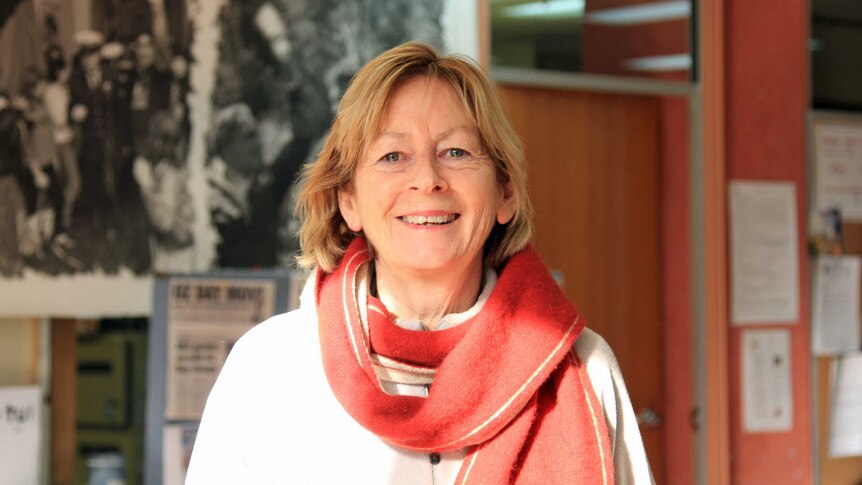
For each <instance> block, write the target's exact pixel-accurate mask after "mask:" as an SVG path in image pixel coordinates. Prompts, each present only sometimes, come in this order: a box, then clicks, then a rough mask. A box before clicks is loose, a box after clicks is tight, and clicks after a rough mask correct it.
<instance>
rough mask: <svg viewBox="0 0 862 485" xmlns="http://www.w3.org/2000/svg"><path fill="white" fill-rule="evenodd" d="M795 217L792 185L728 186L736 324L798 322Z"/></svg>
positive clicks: (749, 183)
mask: <svg viewBox="0 0 862 485" xmlns="http://www.w3.org/2000/svg"><path fill="white" fill-rule="evenodd" d="M796 217H797V214H796V191H795V190H794V186H793V184H792V183H789V182H743V181H733V182H731V183H730V233H731V277H732V280H731V291H732V293H731V297H732V306H733V323H734V324H748V323H796V322H798V321H799V276H798V275H799V251H798V247H799V244H798V241H797V237H798V234H797V224H796Z"/></svg>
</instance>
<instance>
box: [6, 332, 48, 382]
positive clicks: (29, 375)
mask: <svg viewBox="0 0 862 485" xmlns="http://www.w3.org/2000/svg"><path fill="white" fill-rule="evenodd" d="M0 356H2V357H0V386H21V385H29V384H36V383H37V381H38V375H37V369H38V362H39V361H38V359H39V323H38V322H37V321H34V320H32V319H2V320H0Z"/></svg>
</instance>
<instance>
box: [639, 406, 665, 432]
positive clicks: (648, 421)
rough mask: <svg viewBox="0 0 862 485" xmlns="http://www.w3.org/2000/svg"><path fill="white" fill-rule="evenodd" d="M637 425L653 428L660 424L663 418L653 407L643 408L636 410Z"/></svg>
mask: <svg viewBox="0 0 862 485" xmlns="http://www.w3.org/2000/svg"><path fill="white" fill-rule="evenodd" d="M637 418H638V426H640V427H641V428H655V427H657V426H658V425H660V424H661V423H662V422H663V421H664V418H662V416H661V414H659V413H657V412H656V410H655V409H653V408H643V409H641V410H640V411H638V415H637Z"/></svg>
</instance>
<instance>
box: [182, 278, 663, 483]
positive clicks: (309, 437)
mask: <svg viewBox="0 0 862 485" xmlns="http://www.w3.org/2000/svg"><path fill="white" fill-rule="evenodd" d="M312 280H313V279H312ZM313 287H314V282H313V281H309V282H308V284H306V288H305V290H304V291H303V296H302V304H301V307H300V309H298V310H295V311H292V312H289V313H285V314H282V315H277V316H275V317H272V318H270V319H269V320H267V321H265V322H263V323H261V324H259V325H257V326H256V327H254V328H253V329H252V330H250V331H249V332H248V333H247V334H246V335H244V336H243V337H242V338H241V339H240V340H239V341H238V342H237V344H236V345H235V346H234V348H233V350H232V351H231V353H230V356H229V357H228V359H227V362H226V363H225V366H224V368H223V369H222V372H221V374H220V375H219V378H218V381H217V382H216V384H215V386H214V387H213V389H212V392H211V393H210V396H209V399H208V401H207V404H206V409H205V411H204V415H203V419H202V421H201V426H200V430H199V432H198V436H197V441H196V442H195V447H194V451H193V454H192V459H191V464H190V466H189V470H188V474H187V478H186V485H214V484H232V485H234V484H308V485H311V484H326V485H330V484H341V483H352V484H404V485H422V484H429V485H443V484H452V483H454V482H455V478H456V476H457V474H458V471H459V469H460V466H461V461H462V460H463V457H464V451H463V450H462V451H458V452H453V453H448V454H443V456H442V457H440V459H439V462H437V463H436V464H434V463H432V461H437V460H432V459H431V457H430V456H429V455H428V454H427V453H418V452H414V451H410V450H404V449H400V448H396V447H393V446H391V445H388V444H387V443H385V442H383V441H381V440H380V439H379V438H377V436H375V435H374V434H372V433H371V432H370V431H368V430H366V429H365V428H363V427H362V426H360V425H359V424H358V423H357V422H356V421H354V420H353V418H352V417H350V415H349V414H347V412H346V411H345V410H344V409H343V408H342V407H341V404H339V402H338V401H337V400H336V398H335V395H334V394H333V393H332V391H331V389H330V387H329V384H328V383H327V381H326V376H325V374H324V371H323V365H322V361H321V356H320V343H319V340H318V333H317V313H316V309H315V305H314V295H313ZM483 295H485V298H486V297H487V296H486V292H484V291H483ZM483 303H484V298H480V301H479V302H477V305H482V304H483ZM575 348H576V350H577V352H578V355H579V356H580V358H581V360H582V361H583V362H584V363H585V364H586V366H587V372H588V374H589V376H590V379H591V381H592V384H593V387H594V388H595V392H596V395H597V396H598V398H599V401H601V403H602V407H603V409H604V414H605V420H606V422H607V427H608V432H609V433H610V439H611V449H612V450H613V454H614V468H615V475H616V483H617V484H618V485H646V484H652V483H654V482H653V480H652V476H651V473H650V469H649V464H648V463H647V458H646V454H645V452H644V448H643V444H642V442H641V435H640V431H639V430H638V426H637V420H636V418H635V414H634V411H633V410H632V406H631V402H630V401H629V396H628V392H627V391H626V387H625V383H624V382H623V378H622V374H621V373H620V369H619V365H618V364H617V360H616V357H614V354H613V352H612V351H611V349H610V347H609V346H608V344H607V343H606V342H605V341H604V339H602V338H601V337H600V336H599V335H597V334H596V333H595V332H592V331H591V330H589V329H585V330H584V331H583V332H582V334H581V336H580V337H579V338H578V340H577V342H575ZM572 432H573V433H576V432H578V431H577V430H572Z"/></svg>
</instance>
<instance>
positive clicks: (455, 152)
mask: <svg viewBox="0 0 862 485" xmlns="http://www.w3.org/2000/svg"><path fill="white" fill-rule="evenodd" d="M465 155H467V151H466V150H462V149H460V148H449V149H447V150H446V156H447V157H449V158H461V157H463V156H465Z"/></svg>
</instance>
